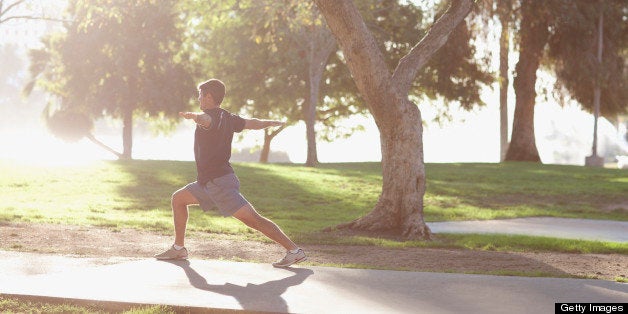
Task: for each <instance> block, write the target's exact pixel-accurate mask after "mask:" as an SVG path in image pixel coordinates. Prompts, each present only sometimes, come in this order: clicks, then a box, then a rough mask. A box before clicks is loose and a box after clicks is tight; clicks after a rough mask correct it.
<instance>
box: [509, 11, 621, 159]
mask: <svg viewBox="0 0 628 314" xmlns="http://www.w3.org/2000/svg"><path fill="white" fill-rule="evenodd" d="M600 4H602V5H600ZM600 10H604V11H605V12H606V13H605V14H608V18H609V20H610V21H612V22H609V23H606V24H605V29H604V37H605V40H604V57H603V58H602V59H603V63H602V64H601V65H600V64H599V63H598V61H597V57H596V56H597V46H596V45H597V40H596V39H597V37H596V36H597V33H598V21H599V16H600V14H599V13H600ZM626 10H628V4H626V2H625V1H618V0H617V1H616V0H606V1H604V2H598V1H587V0H577V1H571V0H553V1H533V0H521V21H520V24H521V25H520V43H519V49H520V56H519V62H518V63H517V67H516V77H515V82H514V87H515V93H516V96H517V97H516V107H515V117H514V121H513V130H512V142H511V144H510V147H509V149H508V153H507V155H506V160H513V161H533V162H539V161H540V158H539V154H538V150H537V148H536V144H535V138H534V137H535V135H534V104H535V96H536V92H535V89H534V86H535V83H536V71H537V70H538V69H539V68H540V66H542V65H543V66H545V67H546V68H548V69H550V70H553V71H555V72H554V73H555V74H556V78H557V85H558V86H559V87H561V88H564V89H565V91H566V93H563V95H562V96H563V97H565V95H564V94H566V95H568V96H569V97H572V98H574V99H576V100H577V101H578V102H579V103H580V104H581V105H582V106H583V108H585V109H586V110H588V111H593V101H592V100H593V86H594V85H595V84H600V86H601V88H602V103H603V104H604V106H603V110H602V114H603V115H606V116H611V115H614V114H617V113H621V112H626V110H627V107H626V103H625V101H624V100H625V99H626V95H627V92H626V90H627V89H626V88H625V86H626V74H625V73H626V72H625V62H624V56H625V48H624V47H625V45H626V38H627V36H626V33H627V31H626V29H627V28H626V23H625V12H626ZM548 48H549V49H548ZM544 55H549V58H544V57H543V56H544ZM557 90H559V91H560V89H557Z"/></svg>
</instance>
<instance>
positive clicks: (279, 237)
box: [233, 204, 298, 251]
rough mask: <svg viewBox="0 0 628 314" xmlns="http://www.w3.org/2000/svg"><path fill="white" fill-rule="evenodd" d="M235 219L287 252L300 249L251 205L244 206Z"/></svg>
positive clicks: (236, 213) (234, 215)
mask: <svg viewBox="0 0 628 314" xmlns="http://www.w3.org/2000/svg"><path fill="white" fill-rule="evenodd" d="M233 217H235V218H237V219H238V220H240V221H242V222H243V223H244V224H246V225H247V226H249V227H251V228H253V229H255V230H258V231H259V232H261V233H263V234H264V235H265V236H267V237H268V238H270V239H271V240H273V241H275V242H277V243H279V244H280V245H281V246H283V247H284V248H285V249H286V250H289V251H290V250H296V249H298V246H297V245H296V244H294V242H292V240H290V238H288V236H286V234H285V233H284V232H283V231H282V230H281V229H280V228H279V226H277V224H275V223H274V222H272V221H270V220H269V219H268V218H266V217H264V216H262V215H260V214H259V213H258V212H257V211H256V210H255V208H253V206H251V205H250V204H247V205H244V206H242V208H240V209H238V210H237V211H236V212H235V214H233Z"/></svg>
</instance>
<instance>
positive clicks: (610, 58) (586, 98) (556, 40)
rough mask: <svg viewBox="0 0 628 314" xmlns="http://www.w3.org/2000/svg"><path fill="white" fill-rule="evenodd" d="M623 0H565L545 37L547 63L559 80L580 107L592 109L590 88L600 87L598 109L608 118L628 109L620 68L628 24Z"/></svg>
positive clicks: (624, 78) (627, 91) (627, 92)
mask: <svg viewBox="0 0 628 314" xmlns="http://www.w3.org/2000/svg"><path fill="white" fill-rule="evenodd" d="M627 10H628V3H627V2H626V1H618V0H607V1H602V2H598V1H586V0H579V1H569V2H568V3H565V4H562V5H561V6H560V7H559V8H557V11H559V12H560V13H561V15H559V16H558V18H557V19H556V23H555V27H554V34H553V36H552V37H551V39H550V41H549V48H550V49H549V56H550V62H552V65H553V67H554V69H555V70H556V76H557V78H558V81H559V85H562V87H564V88H565V89H566V90H567V92H568V94H569V95H570V96H571V97H573V98H574V99H576V100H577V101H578V102H579V103H580V104H581V105H582V106H583V107H584V108H585V109H587V110H588V111H593V107H594V106H593V89H594V88H593V87H594V86H595V84H599V86H600V87H601V91H602V93H601V104H602V106H601V107H600V109H601V113H602V114H603V115H605V116H607V117H611V118H613V117H614V115H616V114H618V113H620V114H621V113H625V112H628V105H627V104H626V99H628V86H626V85H627V84H626V82H627V80H628V77H627V76H626V71H625V68H626V66H625V62H624V60H625V57H626V45H627V44H628V26H626V11H627ZM601 13H603V18H604V25H603V54H602V63H601V64H599V62H598V59H597V50H598V38H599V36H598V26H599V24H598V23H599V18H600V14H601Z"/></svg>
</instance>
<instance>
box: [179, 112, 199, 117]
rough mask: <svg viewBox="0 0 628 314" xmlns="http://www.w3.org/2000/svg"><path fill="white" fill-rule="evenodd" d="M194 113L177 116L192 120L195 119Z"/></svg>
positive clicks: (182, 113)
mask: <svg viewBox="0 0 628 314" xmlns="http://www.w3.org/2000/svg"><path fill="white" fill-rule="evenodd" d="M196 115H197V113H196V112H179V116H181V117H182V118H185V119H194V118H196Z"/></svg>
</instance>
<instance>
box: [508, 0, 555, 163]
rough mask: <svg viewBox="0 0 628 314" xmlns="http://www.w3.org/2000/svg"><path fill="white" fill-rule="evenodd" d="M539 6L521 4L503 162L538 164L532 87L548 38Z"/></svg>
mask: <svg viewBox="0 0 628 314" xmlns="http://www.w3.org/2000/svg"><path fill="white" fill-rule="evenodd" d="M542 4H543V3H542V2H541V1H536V0H524V1H522V2H521V43H520V45H519V47H520V48H519V62H517V66H516V68H515V70H516V72H517V75H516V76H515V81H514V84H513V86H514V88H515V95H516V104H515V116H514V120H513V127H512V139H511V142H510V145H509V147H508V153H507V154H506V160H507V161H531V162H540V161H541V158H540V157H539V151H538V149H537V148H536V140H535V135H534V105H535V99H536V90H535V88H534V87H535V84H536V71H537V70H538V68H539V64H540V62H541V57H542V56H543V50H544V48H545V45H546V43H547V40H548V36H549V30H548V21H547V16H546V15H545V14H544V13H543V12H544V10H542V8H539V6H542Z"/></svg>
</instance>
